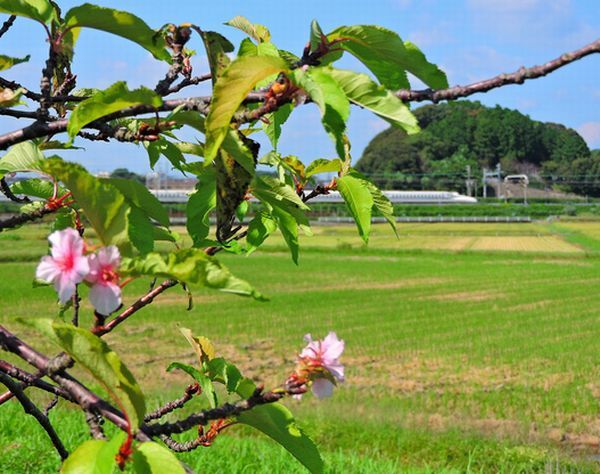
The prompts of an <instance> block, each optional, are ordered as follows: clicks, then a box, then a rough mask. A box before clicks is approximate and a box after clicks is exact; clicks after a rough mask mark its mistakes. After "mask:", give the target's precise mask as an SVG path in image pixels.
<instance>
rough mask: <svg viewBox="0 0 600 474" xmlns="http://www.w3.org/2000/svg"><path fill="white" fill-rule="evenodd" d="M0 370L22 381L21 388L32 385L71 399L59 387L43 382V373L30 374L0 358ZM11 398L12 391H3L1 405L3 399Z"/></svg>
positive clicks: (0, 396) (0, 398)
mask: <svg viewBox="0 0 600 474" xmlns="http://www.w3.org/2000/svg"><path fill="white" fill-rule="evenodd" d="M0 371H2V372H4V373H5V374H7V375H10V376H11V377H12V378H14V379H17V380H20V381H21V382H22V387H21V388H23V389H25V388H27V387H29V386H34V387H36V388H39V389H41V390H44V391H46V392H48V393H52V394H53V395H59V396H61V397H63V398H65V399H67V400H69V401H72V399H71V398H70V395H69V393H68V392H66V391H65V390H63V389H62V388H61V387H59V386H56V385H52V384H50V383H48V382H45V381H44V380H41V377H43V374H41V373H39V372H38V373H37V374H32V373H30V372H27V371H26V370H23V369H21V368H19V367H17V366H15V365H13V364H11V363H10V362H7V361H5V360H0ZM11 398H12V392H10V391H9V392H5V393H3V394H2V395H0V405H2V404H3V403H4V402H5V401H7V400H10V399H11Z"/></svg>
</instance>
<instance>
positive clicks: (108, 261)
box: [98, 245, 121, 267]
mask: <svg viewBox="0 0 600 474" xmlns="http://www.w3.org/2000/svg"><path fill="white" fill-rule="evenodd" d="M98 262H99V263H100V265H103V266H108V265H111V266H113V267H118V266H119V265H120V264H121V254H120V253H119V249H118V248H117V247H116V246H114V245H109V246H108V247H102V248H101V249H100V250H98Z"/></svg>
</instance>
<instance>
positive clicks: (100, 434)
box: [85, 411, 106, 440]
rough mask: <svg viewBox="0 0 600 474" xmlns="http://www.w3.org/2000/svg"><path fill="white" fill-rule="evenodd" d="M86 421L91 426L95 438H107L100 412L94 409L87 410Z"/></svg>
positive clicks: (91, 432)
mask: <svg viewBox="0 0 600 474" xmlns="http://www.w3.org/2000/svg"><path fill="white" fill-rule="evenodd" d="M85 421H86V423H87V424H88V426H89V427H90V435H91V436H92V438H94V439H103V440H105V439H106V436H105V434H104V429H103V428H102V422H103V421H104V420H103V419H102V417H101V416H100V415H98V413H95V412H92V411H86V412H85Z"/></svg>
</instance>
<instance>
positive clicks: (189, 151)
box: [173, 142, 204, 169]
mask: <svg viewBox="0 0 600 474" xmlns="http://www.w3.org/2000/svg"><path fill="white" fill-rule="evenodd" d="M173 145H175V146H176V147H177V149H178V150H179V151H180V152H181V153H183V154H185V155H196V156H204V146H203V145H201V144H200V143H190V142H175V143H173ZM181 168H182V169H183V165H182V166H181Z"/></svg>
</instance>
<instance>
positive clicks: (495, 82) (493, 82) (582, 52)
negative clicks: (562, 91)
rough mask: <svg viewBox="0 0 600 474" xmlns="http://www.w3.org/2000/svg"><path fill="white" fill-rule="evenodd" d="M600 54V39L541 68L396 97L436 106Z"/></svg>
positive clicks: (404, 92) (411, 92)
mask: <svg viewBox="0 0 600 474" xmlns="http://www.w3.org/2000/svg"><path fill="white" fill-rule="evenodd" d="M594 53H600V39H597V40H596V41H594V42H593V43H590V44H588V45H587V46H584V47H583V48H579V49H576V50H575V51H572V52H570V53H565V54H562V55H561V56H559V57H558V58H556V59H553V60H552V61H548V62H547V63H545V64H542V65H541V66H533V67H529V68H526V67H521V68H520V69H519V70H517V71H515V72H513V73H511V74H500V75H498V76H496V77H492V78H491V79H486V80H484V81H479V82H474V83H473V84H469V85H467V86H454V87H450V88H448V89H439V90H433V89H425V90H421V91H414V90H400V91H398V92H396V95H397V96H398V97H399V98H400V99H402V100H403V101H404V102H422V101H425V100H430V101H432V102H433V103H434V104H435V103H437V102H440V101H442V100H454V99H459V98H461V97H467V96H470V95H472V94H477V93H479V92H487V91H489V90H492V89H496V88H498V87H502V86H506V85H509V84H523V83H524V82H525V81H526V80H529V79H537V78H538V77H543V76H546V75H547V74H550V73H551V72H553V71H556V70H557V69H559V68H561V67H563V66H566V65H567V64H570V63H572V62H573V61H577V60H578V59H581V58H583V57H585V56H588V55H590V54H594Z"/></svg>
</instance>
